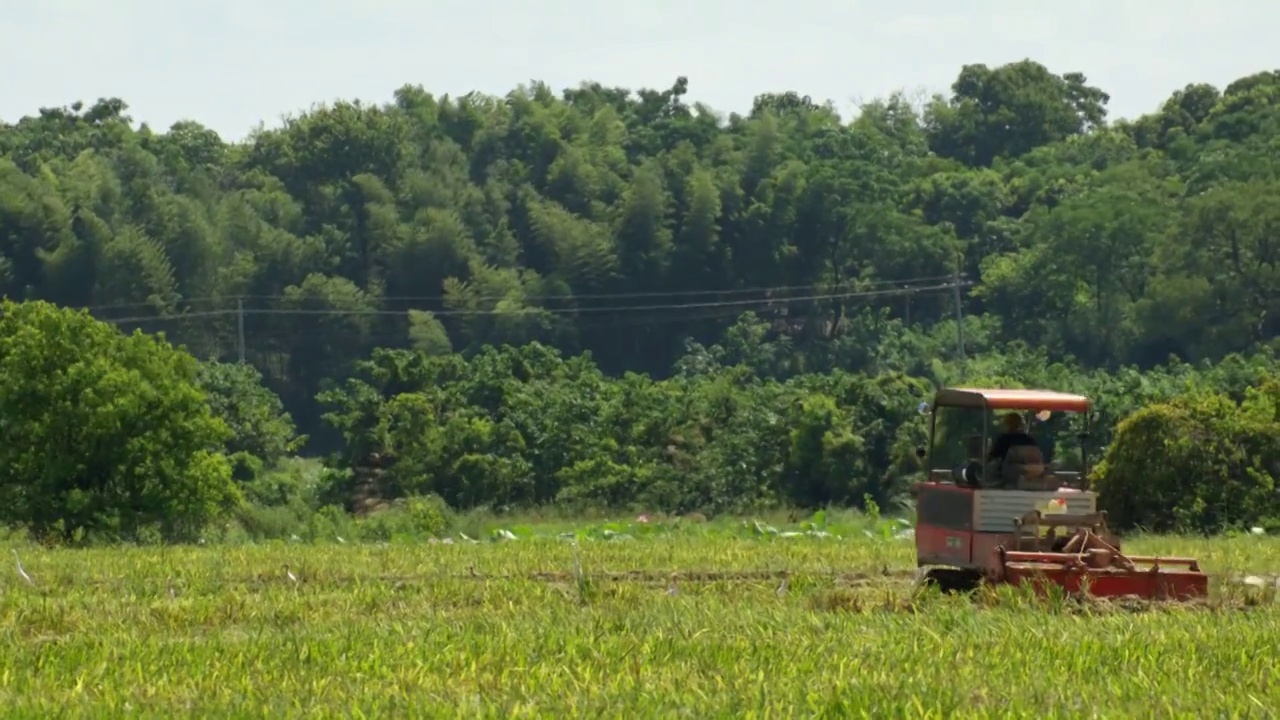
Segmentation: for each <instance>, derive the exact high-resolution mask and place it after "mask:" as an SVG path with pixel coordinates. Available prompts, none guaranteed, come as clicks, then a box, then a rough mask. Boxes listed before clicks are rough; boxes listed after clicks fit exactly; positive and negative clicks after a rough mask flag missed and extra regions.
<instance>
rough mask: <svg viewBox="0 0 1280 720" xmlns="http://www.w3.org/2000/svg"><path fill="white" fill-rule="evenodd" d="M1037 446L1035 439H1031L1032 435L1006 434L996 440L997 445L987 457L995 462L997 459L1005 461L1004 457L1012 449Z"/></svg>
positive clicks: (1021, 433)
mask: <svg viewBox="0 0 1280 720" xmlns="http://www.w3.org/2000/svg"><path fill="white" fill-rule="evenodd" d="M1035 444H1036V440H1035V438H1033V437H1031V436H1030V435H1028V434H1026V433H1024V432H1012V433H1005V434H1003V435H1001V436H1000V437H998V438H996V441H995V443H994V444H993V445H992V447H991V453H990V454H989V455H987V459H988V460H995V459H997V458H999V459H1003V458H1004V456H1005V455H1006V454H1007V453H1008V452H1009V448H1011V447H1018V446H1021V445H1035Z"/></svg>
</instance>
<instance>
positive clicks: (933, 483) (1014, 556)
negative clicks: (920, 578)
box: [913, 388, 1208, 599]
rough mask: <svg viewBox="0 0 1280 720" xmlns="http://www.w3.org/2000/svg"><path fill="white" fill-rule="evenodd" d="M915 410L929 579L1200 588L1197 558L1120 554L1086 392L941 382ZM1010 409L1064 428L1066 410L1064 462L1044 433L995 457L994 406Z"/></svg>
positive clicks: (920, 550) (1179, 594)
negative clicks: (1103, 499) (922, 425)
mask: <svg viewBox="0 0 1280 720" xmlns="http://www.w3.org/2000/svg"><path fill="white" fill-rule="evenodd" d="M920 409H921V412H922V413H924V412H928V413H929V445H928V446H927V447H924V448H918V449H917V450H916V455H917V456H918V457H919V458H920V459H921V461H922V462H923V463H924V470H925V474H926V477H925V479H924V480H923V481H922V482H919V483H917V484H916V485H915V486H914V488H913V494H914V495H915V496H916V538H915V539H916V562H917V565H918V566H919V567H921V568H928V572H927V573H926V575H925V577H926V580H928V581H931V582H934V583H936V584H939V585H941V586H943V588H944V589H969V588H973V587H976V586H977V585H978V584H980V583H983V582H989V583H1007V584H1014V585H1018V584H1023V583H1030V584H1032V585H1033V586H1034V587H1035V588H1036V589H1037V590H1038V591H1041V592H1043V591H1046V590H1047V589H1048V587H1049V586H1051V585H1057V586H1059V587H1061V588H1062V589H1063V590H1065V591H1066V592H1068V593H1088V594H1091V595H1095V596H1126V595H1136V596H1139V597H1144V598H1153V599H1156V598H1177V599H1187V598H1193V597H1202V596H1204V595H1205V594H1207V592H1208V578H1207V576H1206V575H1204V573H1202V572H1200V570H1199V567H1198V564H1197V563H1196V561H1195V560H1192V559H1189V558H1175V557H1166V558H1157V557H1136V556H1134V557H1126V556H1124V555H1123V554H1121V552H1120V540H1119V538H1118V537H1116V536H1115V535H1113V534H1112V533H1111V532H1110V531H1109V529H1108V528H1107V523H1106V513H1105V512H1099V511H1098V507H1097V506H1098V496H1097V493H1095V492H1094V491H1093V490H1091V489H1090V487H1089V459H1088V448H1087V441H1088V438H1089V431H1090V428H1091V426H1092V425H1093V423H1094V422H1095V418H1094V417H1093V414H1092V412H1091V403H1090V402H1089V399H1088V398H1087V397H1085V396H1083V395H1072V394H1067V393H1061V392H1054V391H1049V390H1013V389H980V388H944V389H941V390H939V391H938V392H937V393H936V394H935V396H934V399H933V402H932V403H922V404H921V408H920ZM1008 413H1018V414H1019V415H1020V417H1021V419H1022V421H1023V423H1024V425H1026V426H1028V427H1029V426H1030V425H1031V422H1030V421H1031V420H1032V419H1035V420H1037V421H1039V425H1038V426H1037V427H1038V429H1040V430H1042V431H1044V430H1046V429H1047V428H1048V425H1049V423H1050V422H1051V421H1053V422H1059V421H1060V420H1062V419H1067V420H1068V422H1067V425H1070V424H1071V422H1070V420H1071V417H1072V416H1074V419H1075V421H1076V422H1075V424H1076V427H1077V428H1078V432H1077V433H1076V434H1075V437H1076V438H1077V439H1078V440H1079V444H1078V447H1077V448H1075V450H1074V451H1073V452H1072V453H1068V454H1069V455H1071V457H1069V458H1067V459H1065V460H1064V459H1063V458H1061V457H1055V455H1057V454H1058V453H1056V452H1055V450H1056V448H1055V447H1053V446H1050V445H1048V444H1047V442H1046V441H1047V440H1049V439H1050V438H1047V437H1043V436H1042V437H1035V435H1034V434H1033V439H1034V440H1036V444H1035V445H1034V446H1031V445H1028V444H1026V443H1025V442H1024V443H1021V444H1017V445H1014V446H1012V447H1010V448H1009V449H1008V452H1007V453H1005V455H1004V457H1002V458H992V457H991V455H990V452H991V448H992V444H993V443H992V435H993V433H992V430H993V429H994V427H995V420H996V415H997V414H1002V415H1003V414H1008ZM944 414H945V416H944ZM957 418H958V420H959V421H957ZM940 421H941V422H940ZM1059 424H1060V422H1059ZM1033 433H1034V429H1033ZM956 435H959V437H956ZM957 441H959V442H957ZM1071 465H1074V466H1075V467H1074V468H1072V467H1071ZM1139 565H1143V566H1144V567H1143V568H1142V569H1141V570H1139V569H1138V566H1139Z"/></svg>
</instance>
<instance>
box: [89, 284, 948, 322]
mask: <svg viewBox="0 0 1280 720" xmlns="http://www.w3.org/2000/svg"><path fill="white" fill-rule="evenodd" d="M969 284H971V283H965V282H960V283H958V284H957V283H944V284H938V285H929V286H909V287H908V286H904V287H898V288H890V289H887V290H859V291H849V292H840V293H822V294H815V295H801V296H794V297H764V298H752V299H749V300H718V301H710V302H695V303H673V304H651V305H622V306H604V307H569V308H547V307H521V308H516V309H512V310H498V309H446V310H432V311H430V312H431V314H432V315H434V316H437V317H472V316H498V315H501V316H511V315H538V314H551V315H584V314H600V313H634V312H668V311H683V310H696V309H705V308H731V307H738V308H745V307H750V306H764V308H765V309H767V308H770V307H776V306H786V305H790V304H793V303H802V302H819V301H824V300H852V299H861V298H873V297H893V296H902V295H914V294H917V293H925V292H937V291H943V290H953V289H955V288H957V287H958V286H959V287H963V286H967V285H969ZM475 299H477V300H478V299H479V298H475ZM491 299H492V300H506V299H508V298H491ZM525 299H526V300H529V299H532V298H525ZM410 310H412V308H406V309H400V310H386V309H378V308H355V309H344V308H244V307H236V308H226V309H219V310H201V311H195V312H187V313H181V314H174V315H147V316H135V317H123V318H104V321H105V322H111V323H116V324H121V323H143V322H156V321H163V320H182V319H198V318H214V317H227V316H242V315H243V316H249V315H285V316H308V315H310V316H316V315H319V316H330V317H332V316H400V315H405V314H407V313H408V312H410Z"/></svg>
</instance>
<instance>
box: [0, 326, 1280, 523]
mask: <svg viewBox="0 0 1280 720" xmlns="http://www.w3.org/2000/svg"><path fill="white" fill-rule="evenodd" d="M761 324H762V321H760V320H758V319H753V318H751V317H746V318H743V319H742V320H741V321H740V322H739V323H738V324H737V325H735V326H734V330H735V332H734V333H731V334H730V335H731V337H733V336H738V337H750V336H751V335H752V334H753V332H762V331H763V327H761ZM0 339H2V340H3V342H0V417H2V418H3V422H0V462H2V463H3V466H4V467H5V468H6V473H5V474H4V476H3V478H0V500H2V501H3V502H0V522H6V523H9V524H11V525H22V526H25V527H26V528H27V529H28V530H29V531H30V532H31V533H32V534H33V535H35V536H36V537H39V538H52V539H59V540H61V541H73V542H74V541H80V540H85V539H95V540H101V539H106V538H145V537H151V538H157V539H171V540H191V539H195V538H197V537H200V536H202V535H203V534H204V533H206V532H207V531H209V530H210V529H211V528H214V527H216V526H217V524H218V523H219V522H220V521H222V520H225V519H228V518H231V519H235V518H239V519H240V520H241V522H248V523H256V524H259V525H261V524H262V521H263V515H262V512H261V511H262V509H263V507H264V506H270V507H278V508H287V509H288V510H289V511H290V512H294V513H295V514H299V515H301V516H307V515H316V516H324V517H335V516H336V515H341V514H342V513H343V512H345V511H346V510H348V509H353V510H367V509H368V508H363V507H355V506H354V502H353V501H354V500H356V499H357V498H362V497H363V498H366V499H368V498H372V499H373V500H374V501H375V502H374V503H373V504H374V506H375V507H376V506H378V505H382V504H385V503H386V502H388V501H396V500H408V501H410V503H411V507H412V508H414V512H415V513H419V514H422V513H426V515H424V517H428V516H430V518H438V508H437V509H436V510H432V508H436V507H437V506H436V505H434V504H433V503H431V502H428V503H427V504H423V503H422V502H421V500H423V499H427V498H436V499H439V500H442V501H443V503H444V504H447V505H449V506H451V507H453V508H458V509H470V508H478V507H487V508H490V509H505V508H524V507H531V506H539V505H551V504H555V505H559V506H562V507H564V508H567V509H572V508H584V509H585V508H589V509H602V508H613V509H628V510H646V511H653V510H658V511H668V512H689V511H694V510H697V511H702V512H705V513H712V514H714V513H725V512H729V513H745V512H750V511H753V510H758V509H763V508H772V507H778V506H792V507H808V508H814V507H822V506H826V505H830V504H835V505H855V506H856V505H862V504H864V503H865V502H867V501H869V500H870V501H874V502H875V504H876V506H877V507H893V506H895V505H898V506H901V505H902V504H903V503H904V501H906V500H907V495H906V492H905V491H906V490H907V487H908V483H909V482H910V481H911V480H913V479H915V478H917V477H919V473H920V470H921V468H920V467H918V465H917V464H916V463H915V458H914V453H913V449H914V448H915V447H917V446H919V445H921V444H923V442H924V439H925V435H926V431H927V424H926V422H925V421H924V418H923V417H921V416H920V415H919V414H918V413H917V405H918V403H919V402H920V401H921V400H924V399H927V398H928V397H929V396H930V394H931V391H932V389H933V387H934V385H935V384H936V379H935V378H928V377H913V376H910V375H906V374H903V373H897V372H895V373H882V374H876V375H867V374H860V373H847V372H843V371H834V372H831V373H810V374H803V375H797V376H795V377H793V378H790V379H788V380H786V381H778V380H774V379H770V378H766V377H762V376H761V375H760V374H759V373H758V372H756V371H755V370H753V369H752V366H753V365H761V364H765V365H767V363H768V362H769V357H770V355H771V353H772V352H773V350H772V349H771V348H769V347H768V346H767V345H763V346H762V345H760V344H746V345H743V346H741V347H740V348H739V349H738V350H736V351H735V350H734V349H733V348H732V346H731V345H728V346H726V345H714V346H711V347H700V346H691V347H690V348H689V351H688V353H687V354H686V355H685V357H684V358H682V361H681V362H680V363H679V368H678V370H677V371H676V372H675V373H674V375H673V376H672V377H670V378H667V379H665V380H653V379H651V378H649V377H647V376H642V375H637V374H634V373H628V374H626V375H624V376H622V377H614V378H611V377H609V376H607V375H605V374H604V373H603V372H602V371H601V370H600V368H599V367H598V366H597V365H595V364H594V363H593V362H592V360H591V358H590V357H589V356H586V355H580V356H576V357H572V358H565V357H563V356H562V355H560V354H559V353H558V352H557V351H555V350H554V349H552V348H548V347H546V346H544V345H541V344H538V343H532V344H529V345H526V346H523V347H519V348H517V347H512V346H505V347H503V348H500V349H498V348H486V349H484V350H482V351H480V352H478V353H476V354H475V355H473V356H471V357H464V356H462V355H458V354H451V355H445V356H431V355H428V354H426V353H421V352H414V351H408V350H398V349H379V350H376V351H375V352H374V353H373V354H372V356H371V357H370V358H368V359H366V360H363V361H361V362H360V363H359V365H358V372H357V374H356V376H355V377H351V378H348V379H347V380H346V381H345V382H344V383H342V384H341V385H340V386H335V387H333V388H331V389H329V390H326V391H324V392H322V393H321V395H320V397H319V398H318V401H319V402H320V403H321V405H322V406H323V407H324V408H325V409H326V411H327V412H326V415H325V419H326V421H327V422H328V423H329V424H330V425H331V426H332V427H333V428H335V430H336V431H337V432H338V433H339V434H340V435H341V437H342V439H343V450H342V451H341V452H339V453H335V454H334V455H333V456H332V457H330V458H329V459H328V461H327V463H326V465H327V470H326V472H325V473H324V476H323V478H322V480H321V482H320V483H319V486H318V487H307V486H305V485H304V484H301V483H290V482H287V481H286V482H282V481H281V477H280V474H279V473H272V472H269V470H270V469H272V468H273V467H275V466H276V465H278V463H279V462H280V461H281V460H282V459H284V458H286V457H287V456H288V455H290V454H291V453H292V452H293V451H294V450H295V448H296V447H297V446H298V445H299V443H300V442H301V441H302V438H301V437H299V436H298V435H297V434H296V429H295V428H294V426H293V423H292V420H291V419H290V418H289V416H288V414H287V413H286V412H285V411H284V408H283V405H282V404H281V402H280V400H279V398H278V397H276V396H275V395H274V394H273V393H271V392H270V391H269V390H268V389H266V388H265V387H263V385H262V384H261V379H262V378H261V376H260V375H259V374H258V373H257V371H256V370H254V369H252V368H251V367H249V366H248V365H241V364H223V363H218V362H216V361H207V362H199V361H197V360H196V359H195V358H194V357H192V356H191V355H190V354H188V353H186V352H185V351H183V350H181V349H179V348H174V347H173V346H171V345H170V344H169V343H167V342H165V341H163V340H162V339H159V338H157V337H156V336H151V335H146V334H143V333H141V332H135V333H134V334H132V335H125V334H123V333H120V332H119V331H118V330H117V329H116V328H114V327H112V326H111V325H109V324H106V323H103V322H100V321H97V320H94V319H93V318H91V317H90V316H89V315H88V314H87V313H85V312H75V311H70V310H64V309H57V308H55V307H54V306H52V305H50V304H47V303H42V302H27V303H20V304H19V303H12V302H9V301H6V302H5V303H4V304H3V305H2V306H0ZM736 353H747V354H736ZM969 365H970V367H968V369H967V372H968V373H969V375H968V377H971V378H974V379H975V380H980V381H986V382H992V383H1000V384H1020V383H1027V384H1032V385H1036V386H1052V387H1058V388H1064V389H1069V390H1077V391H1081V392H1087V393H1089V394H1090V395H1091V396H1093V397H1096V398H1097V399H1098V401H1099V407H1100V408H1101V410H1102V413H1103V422H1102V425H1101V427H1100V428H1099V433H1098V434H1097V435H1096V436H1095V443H1096V444H1102V445H1104V446H1106V448H1107V450H1106V455H1105V458H1104V460H1103V462H1102V464H1101V466H1100V467H1099V470H1098V473H1097V482H1098V487H1099V489H1100V490H1101V491H1102V496H1103V502H1104V504H1105V505H1106V506H1107V507H1108V509H1110V510H1111V511H1112V513H1113V517H1114V518H1115V519H1116V520H1118V521H1119V524H1120V525H1121V526H1124V527H1132V526H1135V525H1141V526H1144V527H1149V528H1153V529H1158V530H1168V529H1196V530H1218V529H1222V528H1224V527H1233V526H1240V525H1242V524H1253V523H1258V522H1265V523H1275V522H1276V521H1277V520H1280V497H1278V496H1277V494H1276V492H1275V490H1276V480H1277V478H1280V444H1278V443H1277V438H1280V379H1278V378H1280V366H1278V364H1277V361H1276V359H1275V358H1273V357H1271V356H1267V355H1257V356H1253V357H1251V358H1245V357H1241V356H1231V357H1230V358H1228V359H1227V360H1225V361H1224V362H1222V363H1220V364H1218V365H1216V366H1213V367H1203V368H1196V367H1192V366H1188V365H1182V364H1177V365H1171V366H1168V367H1164V368H1160V369H1158V370H1155V371H1151V372H1147V373H1137V372H1135V371H1128V372H1124V373H1118V374H1108V373H1102V372H1092V373H1090V372H1086V371H1084V370H1083V369H1081V368H1080V367H1078V366H1070V365H1064V364H1055V363H1052V362H1050V361H1049V360H1048V359H1047V358H1046V357H1045V356H1044V354H1043V351H1041V352H1039V353H1033V352H1030V351H1026V350H1023V351H1021V353H1019V354H1016V355H1012V356H1011V355H1003V356H993V357H987V358H978V359H976V360H971V361H970V362H969ZM940 368H941V369H942V370H943V372H953V371H954V368H949V367H947V365H946V364H945V363H943V364H941V365H940ZM1258 388H1261V390H1259V389H1258ZM1118 420H1119V421H1120V422H1118V424H1117V421H1118ZM413 503H416V504H413ZM432 513H435V514H434V515H432ZM431 523H432V524H431V527H437V526H438V524H437V520H435V519H432V520H431Z"/></svg>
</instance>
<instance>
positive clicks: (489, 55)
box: [0, 0, 1280, 139]
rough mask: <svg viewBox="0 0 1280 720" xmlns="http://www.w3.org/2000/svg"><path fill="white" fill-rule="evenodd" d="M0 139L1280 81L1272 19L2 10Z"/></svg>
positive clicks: (1186, 13)
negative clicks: (612, 94)
mask: <svg viewBox="0 0 1280 720" xmlns="http://www.w3.org/2000/svg"><path fill="white" fill-rule="evenodd" d="M0 1H3V3H4V5H6V6H7V7H5V8H4V9H3V11H0V18H2V24H3V26H4V30H5V32H4V36H5V37H4V41H3V42H0V68H3V71H0V73H2V74H0V119H3V120H5V121H10V122H12V121H14V120H16V119H17V118H19V117H21V116H23V115H27V114H31V113H34V112H35V111H36V110H37V109H38V108H40V107H45V106H61V105H66V104H69V103H71V102H73V101H75V100H77V99H83V100H86V101H92V100H94V99H96V98H98V97H104V96H107V97H110V96H114V97H120V98H123V99H124V100H125V101H126V102H128V103H129V105H130V106H131V110H130V113H131V114H132V115H133V117H134V118H135V119H136V120H145V121H147V122H149V123H151V124H152V125H153V126H154V127H156V128H157V129H160V128H166V127H168V126H169V125H170V124H171V123H173V122H174V121H176V120H179V119H194V120H198V121H200V122H202V123H204V124H206V125H208V126H210V127H212V128H214V129H215V130H217V131H218V132H219V133H221V134H222V135H223V136H224V137H227V138H228V139H237V138H241V137H243V136H244V135H245V133H246V132H247V131H248V130H249V129H251V128H252V127H253V126H255V125H256V124H257V123H258V122H259V121H265V122H266V123H267V124H268V125H274V124H276V122H277V121H278V119H279V118H280V116H281V115H282V114H284V113H287V112H295V111H298V110H302V109H305V108H306V107H308V106H309V105H311V104H312V103H313V102H316V101H327V100H334V99H338V98H345V99H353V98H360V99H363V100H366V101H374V102H383V101H386V100H389V99H390V97H391V93H392V92H393V91H394V90H395V89H396V88H397V87H399V86H401V85H403V84H406V83H411V84H421V85H422V86H424V87H425V88H426V89H427V90H428V91H430V92H433V93H437V94H442V93H446V92H448V93H452V94H460V93H464V92H467V91H470V90H479V91H482V92H486V93H493V94H502V93H505V92H506V91H508V90H510V89H512V88H513V87H515V86H516V85H517V84H518V83H521V82H528V81H529V80H531V79H537V80H543V81H546V82H548V83H549V84H551V85H552V86H553V87H555V88H557V89H559V88H562V87H565V86H572V85H577V84H578V83H579V82H580V81H582V80H588V79H589V80H596V81H599V82H602V83H605V84H609V85H621V86H624V87H631V88H635V87H640V86H647V87H661V88H666V87H669V86H670V84H671V82H672V81H673V80H674V79H675V77H677V76H678V75H686V76H688V78H689V83H690V96H691V97H692V99H694V100H701V101H703V102H706V103H708V104H710V105H712V106H713V107H715V108H716V109H719V110H726V111H729V110H737V111H744V110H746V109H748V108H749V107H750V105H751V99H752V98H753V97H754V96H755V95H757V94H758V93H760V92H766V91H783V90H796V91H798V92H800V93H802V94H808V95H812V96H813V97H814V98H815V99H818V100H827V99H830V100H833V101H834V102H836V103H837V105H838V106H840V107H841V108H842V110H847V109H849V108H852V107H853V101H854V100H855V99H856V98H859V97H861V98H872V97H876V96H883V95H886V94H888V93H890V92H892V91H894V90H897V89H906V90H909V91H911V90H919V89H924V90H928V91H941V90H945V89H946V88H947V86H948V85H950V83H951V81H952V80H954V78H955V75H956V73H957V72H958V71H959V69H960V66H961V65H962V64H964V63H976V62H982V63H987V64H992V65H994V64H1000V63H1004V62H1008V61H1012V60H1018V59H1022V58H1025V57H1031V58H1033V59H1035V60H1039V61H1041V62H1043V63H1045V64H1046V65H1048V66H1049V68H1050V69H1051V70H1053V71H1054V72H1059V73H1061V72H1067V71H1071V70H1078V71H1081V72H1084V73H1085V74H1086V75H1087V76H1088V77H1089V79H1090V81H1091V82H1093V83H1095V84H1097V85H1099V86H1101V87H1102V88H1103V89H1104V90H1106V91H1107V92H1109V93H1111V95H1112V102H1111V108H1112V116H1113V117H1115V116H1133V115H1136V114H1140V113H1143V112H1147V111H1150V110H1153V109H1155V108H1156V107H1158V105H1159V104H1160V102H1161V101H1162V100H1163V99H1164V98H1165V97H1167V96H1168V94H1169V93H1170V92H1171V91H1173V90H1175V89H1177V88H1180V87H1182V86H1184V85H1186V84H1187V83H1190V82H1211V83H1214V84H1217V85H1219V86H1223V85H1225V84H1226V83H1228V82H1230V81H1232V80H1234V79H1236V78H1238V77H1240V76H1242V75H1246V74H1250V73H1253V72H1257V71H1260V70H1270V69H1277V68H1280V41H1278V40H1277V39H1276V38H1277V32H1278V31H1280V2H1277V0H1218V1H1217V2H1194V1H1193V0H1166V1H1165V2H1155V0H1109V1H1104V0H1076V1H1075V2H1049V1H1047V0H1040V1H1036V0H968V1H967V2H966V1H964V0H877V1H875V2H872V1H870V0H843V1H839V0H785V1H777V0H772V1H771V0H732V1H730V0H631V1H628V2H617V0H615V1H614V2H608V1H607V0H605V1H604V2H599V3H598V2H595V1H594V0H524V2H517V1H516V0H506V1H505V2H503V1H502V0H419V1H417V2H414V1H413V0H364V1H363V2H362V1H360V0H0Z"/></svg>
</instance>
